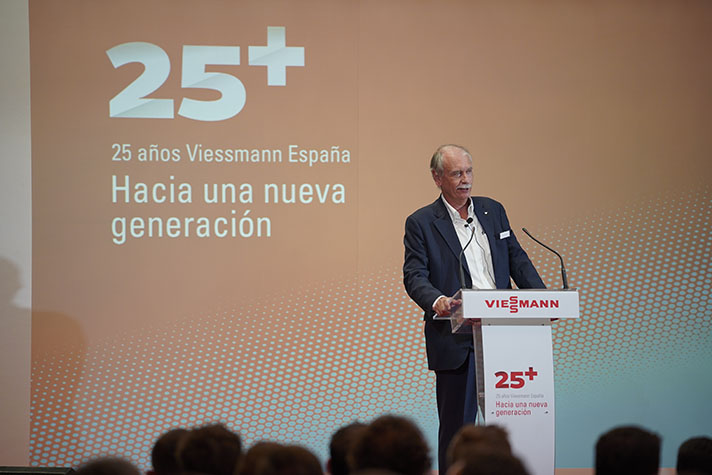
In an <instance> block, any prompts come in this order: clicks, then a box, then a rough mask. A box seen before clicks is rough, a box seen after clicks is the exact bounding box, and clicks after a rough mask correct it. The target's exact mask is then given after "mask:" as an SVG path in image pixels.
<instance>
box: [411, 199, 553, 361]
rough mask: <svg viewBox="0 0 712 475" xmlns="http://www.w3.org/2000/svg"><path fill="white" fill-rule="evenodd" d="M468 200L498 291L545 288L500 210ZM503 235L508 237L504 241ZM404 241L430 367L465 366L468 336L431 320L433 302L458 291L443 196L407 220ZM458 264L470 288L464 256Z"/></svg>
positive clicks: (455, 245)
mask: <svg viewBox="0 0 712 475" xmlns="http://www.w3.org/2000/svg"><path fill="white" fill-rule="evenodd" d="M472 202H473V206H474V211H475V215H476V216H477V219H478V220H479V222H480V224H481V225H482V228H483V229H484V231H485V234H486V235H487V240H488V241H489V245H490V251H491V252H492V267H493V268H494V278H495V285H496V286H497V288H498V289H508V288H511V287H512V284H511V280H514V282H515V283H516V284H517V287H519V288H521V289H525V288H532V289H534V288H545V285H544V282H543V281H542V280H541V277H539V274H538V273H537V271H536V269H535V268H534V265H533V264H532V263H531V261H530V260H529V256H527V253H526V252H525V251H524V249H522V247H521V246H520V245H519V242H518V241H517V238H516V237H515V235H514V232H513V231H512V230H511V229H510V228H509V220H508V219H507V213H506V212H505V211H504V207H503V206H502V205H501V204H500V203H498V202H497V201H495V200H493V199H490V198H485V197H481V196H473V197H472ZM507 231H509V236H507V237H502V236H505V235H506V232H507ZM502 233H504V234H502ZM403 243H404V244H405V261H404V263H403V283H404V284H405V290H406V292H408V295H409V296H410V298H411V299H413V301H414V302H415V303H417V304H418V306H419V307H420V308H422V309H423V310H424V312H425V314H424V319H425V345H426V350H427V354H428V368H430V369H432V370H449V369H456V368H458V367H460V366H461V365H462V363H464V361H465V358H466V357H467V355H468V352H469V351H470V349H471V348H472V335H464V334H455V335H453V334H452V331H451V326H450V322H449V321H448V320H439V321H436V320H433V316H434V315H435V312H434V311H433V308H432V305H433V303H434V302H435V299H437V298H438V297H439V296H441V295H445V296H447V297H451V296H452V295H453V294H454V293H455V292H457V290H458V289H459V288H460V279H459V273H460V271H459V265H458V261H457V257H458V255H459V254H460V251H461V250H462V246H461V245H460V241H459V239H458V238H457V233H456V231H455V228H454V227H453V224H452V220H451V219H450V215H449V214H448V212H447V209H446V208H445V204H444V203H443V202H442V199H441V198H438V199H437V200H435V202H434V203H432V204H430V205H428V206H425V207H424V208H421V209H419V210H418V211H416V212H415V213H413V214H411V215H410V216H408V219H406V222H405V237H404V238H403ZM462 266H463V267H464V269H465V286H466V287H467V288H470V287H472V280H471V278H470V271H469V269H468V267H467V262H466V260H465V257H464V256H463V257H462ZM510 277H511V280H510Z"/></svg>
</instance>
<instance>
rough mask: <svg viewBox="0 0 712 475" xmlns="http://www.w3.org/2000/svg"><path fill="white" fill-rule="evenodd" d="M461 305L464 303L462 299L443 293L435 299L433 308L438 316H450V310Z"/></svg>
mask: <svg viewBox="0 0 712 475" xmlns="http://www.w3.org/2000/svg"><path fill="white" fill-rule="evenodd" d="M460 305H462V300H461V299H454V298H452V297H445V296H444V295H443V296H441V297H440V298H438V299H437V300H436V301H435V303H434V304H433V310H435V313H436V314H437V315H438V317H448V316H450V310H452V309H453V308H455V307H459V306H460Z"/></svg>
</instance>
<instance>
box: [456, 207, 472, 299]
mask: <svg viewBox="0 0 712 475" xmlns="http://www.w3.org/2000/svg"><path fill="white" fill-rule="evenodd" d="M473 221H474V220H473V219H472V217H469V218H467V223H466V224H465V227H468V226H469V225H471V224H472V222H473ZM473 237H475V226H472V232H471V233H470V239H469V240H468V241H467V244H465V247H463V248H462V250H461V251H460V255H458V256H457V262H458V263H459V264H460V288H461V289H464V288H465V268H464V267H463V265H462V255H463V254H464V252H465V249H467V246H469V245H470V243H471V242H472V238H473Z"/></svg>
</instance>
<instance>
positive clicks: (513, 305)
mask: <svg viewBox="0 0 712 475" xmlns="http://www.w3.org/2000/svg"><path fill="white" fill-rule="evenodd" d="M560 303H561V301H560V300H559V299H534V298H532V299H520V298H519V297H517V296H516V295H512V296H511V297H509V298H508V299H497V300H487V299H485V305H486V306H487V308H508V309H509V313H517V312H519V309H520V308H559V306H560Z"/></svg>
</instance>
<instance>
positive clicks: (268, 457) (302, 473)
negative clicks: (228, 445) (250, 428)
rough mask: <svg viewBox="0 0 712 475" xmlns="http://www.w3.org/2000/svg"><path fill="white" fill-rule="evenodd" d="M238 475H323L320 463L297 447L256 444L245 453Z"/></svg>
mask: <svg viewBox="0 0 712 475" xmlns="http://www.w3.org/2000/svg"><path fill="white" fill-rule="evenodd" d="M238 473H239V475H323V473H324V472H323V470H322V469H321V462H319V459H318V458H317V457H316V455H314V454H313V453H311V452H310V451H309V450H307V449H305V448H304V447H300V446H298V445H282V444H278V443H275V442H257V443H256V444H255V445H253V446H252V447H251V448H250V450H248V451H247V453H246V454H245V457H244V459H243V461H242V463H241V465H240V469H239V471H238Z"/></svg>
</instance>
